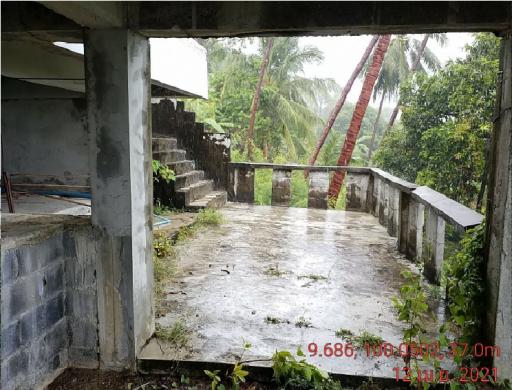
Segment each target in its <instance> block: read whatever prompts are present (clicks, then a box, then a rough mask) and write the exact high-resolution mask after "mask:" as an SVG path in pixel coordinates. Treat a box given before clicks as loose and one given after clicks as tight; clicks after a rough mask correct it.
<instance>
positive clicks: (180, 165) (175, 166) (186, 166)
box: [167, 160, 196, 175]
mask: <svg viewBox="0 0 512 390" xmlns="http://www.w3.org/2000/svg"><path fill="white" fill-rule="evenodd" d="M167 166H168V167H169V168H171V169H172V170H173V171H174V173H175V174H176V175H183V174H185V173H187V172H190V171H193V170H194V169H196V163H195V162H194V161H192V160H183V161H177V162H173V163H169V164H167Z"/></svg>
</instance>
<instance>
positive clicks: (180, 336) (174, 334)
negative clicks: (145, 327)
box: [155, 320, 189, 347]
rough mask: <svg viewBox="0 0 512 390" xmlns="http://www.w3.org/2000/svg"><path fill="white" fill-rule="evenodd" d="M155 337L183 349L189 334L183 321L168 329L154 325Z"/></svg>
mask: <svg viewBox="0 0 512 390" xmlns="http://www.w3.org/2000/svg"><path fill="white" fill-rule="evenodd" d="M155 336H156V337H157V338H158V339H161V340H165V341H167V342H169V343H171V344H173V345H175V346H176V347H183V346H185V345H186V344H187V342H188V339H189V332H188V330H187V328H186V327H185V324H184V323H183V321H181V320H178V321H176V322H175V323H174V324H173V325H172V326H170V327H163V326H161V325H159V324H156V330H155Z"/></svg>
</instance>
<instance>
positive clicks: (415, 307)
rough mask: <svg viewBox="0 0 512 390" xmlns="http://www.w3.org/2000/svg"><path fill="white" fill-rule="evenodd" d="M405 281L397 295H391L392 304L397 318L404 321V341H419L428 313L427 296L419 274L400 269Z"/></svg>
mask: <svg viewBox="0 0 512 390" xmlns="http://www.w3.org/2000/svg"><path fill="white" fill-rule="evenodd" d="M401 275H402V277H403V278H404V279H405V283H404V284H403V285H402V287H400V294H399V295H398V297H393V306H394V307H395V309H396V310H397V312H398V319H399V320H400V321H402V322H405V324H406V328H405V329H404V334H403V336H404V342H407V343H409V344H411V343H412V342H413V341H414V342H417V343H419V342H420V339H419V337H420V336H421V335H422V334H423V333H425V328H424V320H425V317H426V315H427V313H428V304H427V296H426V294H425V292H424V291H423V288H422V286H421V276H420V275H415V274H413V273H412V272H411V271H402V272H401Z"/></svg>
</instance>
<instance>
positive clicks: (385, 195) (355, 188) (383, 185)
mask: <svg viewBox="0 0 512 390" xmlns="http://www.w3.org/2000/svg"><path fill="white" fill-rule="evenodd" d="M229 166H230V169H229V186H228V199H229V200H230V201H232V202H242V203H254V175H255V170H256V169H272V205H273V206H289V205H290V200H291V176H292V175H291V172H292V171H294V170H302V171H304V170H308V171H309V176H308V183H309V190H308V207H309V208H321V209H326V208H327V207H328V190H329V184H330V173H331V172H335V171H344V172H345V173H346V177H345V185H346V188H347V191H346V203H345V205H346V206H345V208H346V210H350V211H362V212H368V213H371V214H372V215H374V216H376V217H377V218H378V219H379V223H380V224H381V225H383V226H385V227H386V228H387V231H388V233H389V235H391V236H393V237H397V238H398V250H399V251H400V252H401V253H403V254H404V255H405V256H406V257H407V258H408V259H410V260H414V261H421V262H423V264H424V274H425V276H426V277H427V279H429V280H430V281H431V282H434V283H439V279H440V274H441V268H442V263H443V258H444V252H445V251H444V248H445V236H446V234H445V228H446V224H447V223H448V224H450V225H452V226H453V228H454V229H455V230H456V231H458V232H463V231H465V230H466V229H469V228H471V227H474V226H477V225H479V224H480V223H481V222H482V220H483V217H482V215H480V214H478V213H477V212H475V211H473V210H471V209H470V208H468V207H466V206H464V205H462V204H460V203H458V202H456V201H454V200H452V199H450V198H448V197H446V196H444V195H443V194H441V193H439V192H437V191H434V190H432V189H430V188H429V187H425V186H417V185H416V184H412V183H409V182H407V181H405V180H402V179H400V178H398V177H396V176H393V175H391V174H389V173H387V172H384V171H382V170H380V169H377V168H365V167H350V166H348V167H339V166H307V165H279V164H267V163H230V164H229Z"/></svg>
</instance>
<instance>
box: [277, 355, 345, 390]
mask: <svg viewBox="0 0 512 390" xmlns="http://www.w3.org/2000/svg"><path fill="white" fill-rule="evenodd" d="M297 357H298V358H299V360H298V359H296V358H295V356H293V355H292V354H291V353H290V352H288V351H276V352H275V353H274V355H272V370H273V372H274V379H275V381H276V382H277V384H278V385H280V386H282V387H283V388H287V387H292V388H296V389H341V386H340V384H339V383H338V382H335V381H333V380H332V379H331V378H330V377H329V375H328V374H327V372H325V371H323V370H321V369H319V368H318V367H316V366H314V365H313V364H310V363H308V362H306V359H305V355H304V352H302V350H301V349H300V347H299V348H298V349H297Z"/></svg>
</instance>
